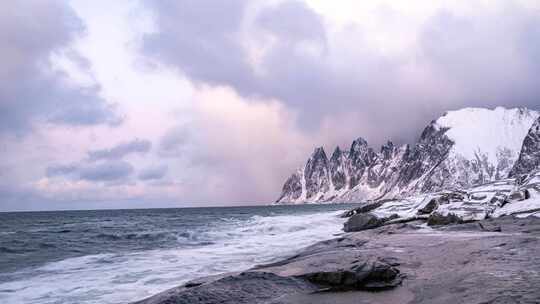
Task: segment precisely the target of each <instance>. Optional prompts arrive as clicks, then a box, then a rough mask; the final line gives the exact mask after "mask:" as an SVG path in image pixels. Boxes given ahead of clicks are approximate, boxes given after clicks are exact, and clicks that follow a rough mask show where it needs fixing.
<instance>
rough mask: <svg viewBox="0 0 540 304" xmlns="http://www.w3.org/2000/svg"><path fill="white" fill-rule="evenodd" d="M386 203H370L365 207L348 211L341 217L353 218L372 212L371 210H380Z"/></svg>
mask: <svg viewBox="0 0 540 304" xmlns="http://www.w3.org/2000/svg"><path fill="white" fill-rule="evenodd" d="M385 202H386V201H382V200H381V201H376V202H369V203H367V204H365V205H363V206H361V207H356V208H354V209H351V210H349V211H346V212H345V213H343V214H342V215H341V217H343V218H346V217H351V216H353V215H355V214H360V213H366V212H370V211H371V210H374V209H377V208H379V207H380V206H382V204H383V203H385Z"/></svg>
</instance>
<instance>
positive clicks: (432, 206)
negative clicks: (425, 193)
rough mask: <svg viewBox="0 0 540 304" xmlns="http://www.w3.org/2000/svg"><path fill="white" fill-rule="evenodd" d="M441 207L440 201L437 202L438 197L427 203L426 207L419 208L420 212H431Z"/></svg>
mask: <svg viewBox="0 0 540 304" xmlns="http://www.w3.org/2000/svg"><path fill="white" fill-rule="evenodd" d="M437 207H439V203H438V202H437V199H435V198H434V199H432V200H431V201H429V203H427V204H426V205H425V206H424V208H422V209H420V210H418V213H419V214H430V213H431V212H433V211H435V209H437Z"/></svg>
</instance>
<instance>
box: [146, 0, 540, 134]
mask: <svg viewBox="0 0 540 304" xmlns="http://www.w3.org/2000/svg"><path fill="white" fill-rule="evenodd" d="M188 2H189V1H187V2H182V1H176V2H174V4H171V3H170V2H146V6H147V7H149V8H150V9H151V10H152V12H153V13H154V15H155V21H156V27H157V30H156V32H153V33H150V34H148V35H146V36H145V39H144V42H143V45H142V53H143V54H145V55H146V56H148V57H149V58H152V59H154V60H157V61H159V62H162V63H164V64H166V65H169V66H172V67H174V68H177V69H178V70H179V71H180V72H181V73H183V74H184V75H186V76H187V77H188V78H190V79H192V80H193V81H194V82H195V83H205V84H210V85H214V86H216V85H224V86H230V87H232V88H234V89H235V90H236V91H237V92H238V93H239V94H240V95H242V96H243V97H245V98H247V100H250V99H254V100H260V99H257V98H251V97H258V96H259V97H263V98H264V99H266V100H268V99H277V100H279V101H280V102H282V103H284V104H285V105H286V106H287V107H288V108H289V109H291V111H295V112H297V113H298V121H299V123H300V126H301V127H302V128H303V129H304V131H305V132H307V133H309V132H311V133H314V132H318V131H319V128H321V125H322V124H324V123H329V122H335V123H336V125H334V127H342V128H343V129H350V130H353V131H354V132H355V133H356V134H357V136H360V135H361V136H364V137H367V138H368V140H370V141H371V142H374V143H375V144H381V143H383V142H384V141H386V140H387V139H394V140H396V141H398V142H411V141H414V140H415V139H416V136H417V134H418V133H419V131H420V130H421V128H423V127H424V126H425V124H426V123H427V122H429V121H430V120H432V119H434V118H437V117H438V116H440V115H441V114H443V113H444V112H445V111H447V110H450V109H455V108H460V107H463V106H487V107H493V106H496V105H505V106H507V107H512V106H528V107H533V108H537V107H538V104H537V96H538V95H539V93H540V85H539V83H538V80H537V79H538V78H537V77H536V76H535V75H536V72H535V71H536V70H537V67H538V66H539V64H540V52H538V50H539V46H540V35H539V32H540V31H539V30H538V28H540V27H539V25H540V12H539V11H537V10H529V9H527V8H526V7H522V6H520V4H518V3H514V2H511V1H501V2H498V1H497V2H493V3H491V2H490V6H489V7H487V6H486V4H485V3H483V2H480V1H478V2H475V5H472V6H473V7H475V9H471V10H467V11H462V12H459V13H456V12H455V11H452V10H448V9H444V8H441V9H440V10H438V11H436V13H435V14H433V15H431V16H427V17H426V18H425V22H423V23H422V25H421V26H420V27H419V28H418V30H417V31H416V32H415V36H414V39H411V40H412V41H413V42H412V43H410V44H407V45H406V47H404V48H402V49H399V50H398V51H395V50H394V51H393V52H385V51H383V50H381V48H379V47H378V45H374V44H373V41H372V40H373V39H372V37H377V34H378V33H377V32H376V30H377V29H375V32H367V31H368V30H367V29H368V27H367V26H366V25H365V23H363V20H358V21H354V22H353V21H351V22H349V23H348V24H346V25H345V26H342V27H332V26H330V25H329V24H331V23H330V22H326V20H325V17H324V16H321V15H319V14H317V13H316V12H315V11H314V10H313V9H312V8H311V7H310V6H308V5H307V4H306V3H304V2H300V1H279V2H275V3H273V4H268V3H266V4H261V3H256V2H255V3H254V2H250V3H248V2H242V1H236V2H234V5H231V6H228V5H227V6H223V7H219V10H220V14H219V15H218V14H216V12H215V10H217V9H218V8H215V7H212V6H211V5H209V4H208V3H207V2H204V1H203V2H196V3H191V2H189V3H188ZM372 17H373V18H374V19H377V22H379V23H378V24H385V25H386V26H387V28H385V29H384V30H385V31H389V32H394V33H399V32H400V31H399V27H401V26H402V24H407V20H408V19H407V18H409V16H407V15H405V13H403V12H401V11H396V10H393V9H392V8H391V7H389V8H387V9H379V10H378V11H377V14H375V15H374V16H372ZM193 20H207V21H203V22H200V23H199V22H193ZM389 20H392V22H388V21H389ZM369 29H370V30H371V29H372V28H369ZM368 37H369V39H368ZM398 38H399V37H396V39H398ZM404 108H406V109H407V113H406V115H405V114H404V113H403V109H404ZM344 122H347V123H348V125H347V126H344V125H343V123H344Z"/></svg>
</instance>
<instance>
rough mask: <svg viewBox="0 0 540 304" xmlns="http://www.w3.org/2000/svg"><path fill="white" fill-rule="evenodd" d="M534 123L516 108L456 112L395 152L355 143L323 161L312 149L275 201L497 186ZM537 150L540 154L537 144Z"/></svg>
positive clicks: (386, 147) (348, 198)
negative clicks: (479, 185)
mask: <svg viewBox="0 0 540 304" xmlns="http://www.w3.org/2000/svg"><path fill="white" fill-rule="evenodd" d="M539 116H540V114H539V113H538V112H536V111H532V110H528V109H524V108H521V109H506V108H503V107H498V108H495V109H484V108H464V109H461V110H455V111H448V112H446V113H445V114H444V115H443V116H441V117H439V118H438V119H435V120H433V121H431V122H430V123H429V124H428V125H427V126H426V127H425V128H424V130H423V131H422V133H421V135H420V137H419V139H418V141H417V142H416V143H415V144H407V145H403V146H400V147H396V146H395V145H394V144H393V143H392V142H388V143H386V144H384V145H382V147H381V149H380V152H378V153H377V152H375V151H374V150H373V149H372V148H371V147H370V146H369V145H368V142H367V141H366V140H365V139H364V138H362V137H358V138H357V139H355V140H354V141H353V142H352V144H351V146H350V150H348V151H343V150H341V149H340V148H339V147H336V149H335V150H334V152H333V153H332V156H331V158H330V160H328V159H327V157H326V153H325V152H324V149H322V148H317V149H315V151H314V152H313V154H312V155H311V157H310V159H309V160H308V162H307V163H306V165H305V167H304V168H303V169H301V170H299V171H298V172H297V173H295V174H293V176H291V177H290V178H289V180H287V182H286V185H284V188H283V193H282V196H281V197H280V199H279V202H282V203H290V202H296V203H302V202H325V201H333V202H346V201H363V200H367V199H378V198H383V197H387V198H392V197H402V196H406V195H410V194H415V193H419V192H430V191H438V190H441V189H445V188H448V187H468V186H472V185H476V184H481V183H486V182H490V181H494V180H498V179H502V178H505V177H507V176H508V174H509V173H510V170H511V169H512V167H513V166H514V163H516V160H517V159H518V155H519V152H520V150H521V146H522V143H523V140H524V138H525V136H526V135H527V132H528V131H529V129H530V127H531V125H532V124H533V122H534V121H535V120H536V119H537V118H538V117H539ZM539 124H540V123H539ZM538 128H540V126H538ZM534 130H536V129H534ZM531 138H533V139H535V140H536V137H534V136H533V137H531ZM539 138H540V136H539ZM534 143H535V144H536V143H537V141H534ZM538 143H539V148H538V149H540V139H539V140H538ZM531 146H532V148H531V149H537V148H535V147H536V146H534V145H532V144H531ZM529 158H530V157H529ZM539 158H540V156H539ZM299 189H301V191H300V190H299ZM287 191H292V192H290V193H286V192H287ZM300 193H301V194H300Z"/></svg>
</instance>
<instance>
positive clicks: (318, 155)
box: [311, 147, 327, 159]
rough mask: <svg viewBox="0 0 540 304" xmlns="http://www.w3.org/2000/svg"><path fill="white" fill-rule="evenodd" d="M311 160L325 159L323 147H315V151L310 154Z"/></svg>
mask: <svg viewBox="0 0 540 304" xmlns="http://www.w3.org/2000/svg"><path fill="white" fill-rule="evenodd" d="M311 158H315V159H318V158H327V157H326V152H325V151H324V148H323V147H317V148H315V150H313V153H312V154H311Z"/></svg>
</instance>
